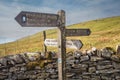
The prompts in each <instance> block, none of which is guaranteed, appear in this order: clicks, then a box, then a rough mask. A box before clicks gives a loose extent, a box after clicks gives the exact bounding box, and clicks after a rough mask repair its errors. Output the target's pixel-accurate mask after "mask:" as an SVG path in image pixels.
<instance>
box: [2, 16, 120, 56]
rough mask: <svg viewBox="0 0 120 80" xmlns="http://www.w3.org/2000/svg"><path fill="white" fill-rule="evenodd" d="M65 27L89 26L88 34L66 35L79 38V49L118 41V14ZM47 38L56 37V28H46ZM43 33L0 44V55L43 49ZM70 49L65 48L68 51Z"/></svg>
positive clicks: (119, 41)
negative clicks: (80, 42)
mask: <svg viewBox="0 0 120 80" xmlns="http://www.w3.org/2000/svg"><path fill="white" fill-rule="evenodd" d="M66 28H74V29H75V28H76V29H77V28H89V29H91V31H92V33H91V35H90V36H82V37H81V36H78V37H68V38H67V39H79V40H81V41H82V42H83V44H84V46H83V48H82V49H81V50H86V49H89V48H91V47H93V46H95V47H97V48H102V47H112V48H114V49H115V47H116V45H117V44H119V43H120V16H114V17H108V18H103V19H97V20H92V21H87V22H82V23H78V24H73V25H69V26H67V27H66ZM46 34H47V38H55V39H56V38H57V30H56V29H51V30H46ZM43 45H44V42H43V33H42V32H39V33H36V34H33V35H31V36H27V37H25V38H21V39H20V40H17V41H14V42H10V43H6V44H0V56H4V55H8V54H14V53H23V52H38V51H43V50H44V47H43ZM48 50H49V51H57V48H56V47H48ZM69 50H70V49H67V51H69Z"/></svg>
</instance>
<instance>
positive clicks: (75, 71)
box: [0, 49, 120, 80]
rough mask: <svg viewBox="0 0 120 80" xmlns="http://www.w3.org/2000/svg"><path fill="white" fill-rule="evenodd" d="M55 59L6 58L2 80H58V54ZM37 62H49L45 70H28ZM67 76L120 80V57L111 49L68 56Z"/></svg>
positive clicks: (1, 64)
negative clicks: (29, 65) (30, 64)
mask: <svg viewBox="0 0 120 80" xmlns="http://www.w3.org/2000/svg"><path fill="white" fill-rule="evenodd" d="M98 52H99V53H98ZM101 52H102V53H101ZM103 52H104V54H103ZM48 57H49V56H48ZM51 57H52V60H51V61H49V60H46V57H45V58H44V56H42V57H41V55H40V54H39V53H33V54H32V53H23V54H17V55H11V56H5V57H2V58H0V80H58V67H57V57H55V54H54V55H51ZM37 60H39V61H41V60H42V61H44V60H45V66H44V67H40V65H35V66H34V67H32V69H29V68H28V67H27V66H26V65H27V64H29V63H30V62H34V61H37ZM33 65H34V64H32V66H33ZM66 76H67V80H120V59H119V56H116V55H115V54H113V53H112V52H111V51H109V50H107V49H105V50H98V49H95V50H90V52H87V54H82V52H79V51H76V52H71V53H69V54H67V59H66Z"/></svg>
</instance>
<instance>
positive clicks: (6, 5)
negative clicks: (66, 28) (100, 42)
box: [0, 0, 120, 43]
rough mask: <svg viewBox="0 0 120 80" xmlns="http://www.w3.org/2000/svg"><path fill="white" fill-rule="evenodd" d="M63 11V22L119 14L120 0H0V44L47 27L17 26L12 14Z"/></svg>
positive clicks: (81, 20) (74, 22) (72, 22)
mask: <svg viewBox="0 0 120 80" xmlns="http://www.w3.org/2000/svg"><path fill="white" fill-rule="evenodd" d="M59 10H64V11H65V12H66V25H72V24H76V23H80V22H85V21H90V20H95V19H100V18H106V17H112V16H120V0H0V43H5V42H11V41H15V40H17V39H20V38H22V37H25V36H29V35H32V34H35V33H37V32H40V31H43V30H46V29H51V28H48V27H21V26H20V25H19V24H18V23H17V22H16V21H15V19H14V18H15V17H16V16H17V15H18V14H19V13H20V12H21V11H32V12H40V13H41V12H42V13H54V14H56V13H57V12H58V11H59Z"/></svg>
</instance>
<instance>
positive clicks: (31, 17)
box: [15, 10, 91, 80]
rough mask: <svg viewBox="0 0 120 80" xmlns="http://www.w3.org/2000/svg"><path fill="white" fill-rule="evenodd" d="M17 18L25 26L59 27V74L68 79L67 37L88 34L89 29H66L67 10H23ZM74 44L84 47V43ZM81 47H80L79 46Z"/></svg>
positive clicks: (61, 78) (61, 77)
mask: <svg viewBox="0 0 120 80" xmlns="http://www.w3.org/2000/svg"><path fill="white" fill-rule="evenodd" d="M15 20H16V21H17V22H18V23H19V24H20V25H21V26H23V27H57V28H58V40H57V41H58V43H57V46H58V75H59V80H66V37H69V36H88V35H90V33H91V32H90V30H89V29H65V22H66V20H65V11H63V10H60V11H58V13H57V14H49V13H38V12H27V11H22V12H20V13H19V14H18V15H17V16H16V17H15ZM78 43H79V42H77V43H76V42H75V43H74V44H75V45H76V46H77V47H82V44H80V43H79V44H78ZM78 49H80V48H78Z"/></svg>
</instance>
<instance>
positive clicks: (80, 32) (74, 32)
mask: <svg viewBox="0 0 120 80" xmlns="http://www.w3.org/2000/svg"><path fill="white" fill-rule="evenodd" d="M90 33H91V31H90V29H66V36H88V35H90Z"/></svg>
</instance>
